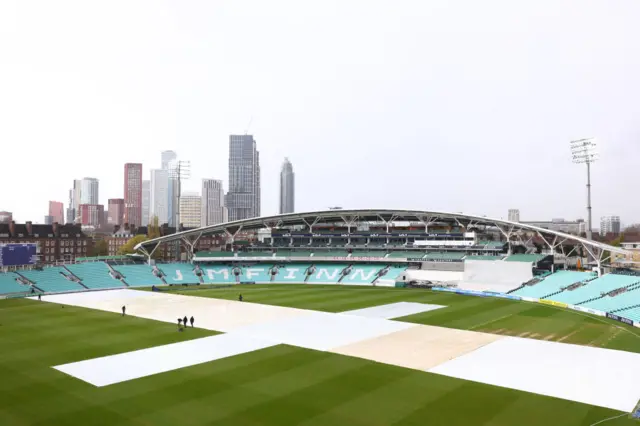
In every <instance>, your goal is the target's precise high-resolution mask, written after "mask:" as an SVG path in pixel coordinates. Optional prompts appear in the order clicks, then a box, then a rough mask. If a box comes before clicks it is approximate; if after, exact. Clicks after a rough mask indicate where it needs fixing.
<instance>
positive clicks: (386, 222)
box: [376, 214, 400, 234]
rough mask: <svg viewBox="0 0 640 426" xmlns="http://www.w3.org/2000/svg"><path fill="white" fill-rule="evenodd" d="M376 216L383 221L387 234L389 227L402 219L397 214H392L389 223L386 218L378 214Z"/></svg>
mask: <svg viewBox="0 0 640 426" xmlns="http://www.w3.org/2000/svg"><path fill="white" fill-rule="evenodd" d="M376 216H378V219H380V220H381V221H382V223H384V224H385V226H386V227H387V234H388V233H389V225H390V224H391V223H393V221H394V220H396V219H397V218H399V217H400V216H398V215H397V214H392V215H391V218H390V219H389V220H388V221H387V220H384V218H383V217H382V216H380V215H379V214H377V215H376Z"/></svg>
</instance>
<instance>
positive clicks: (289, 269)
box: [273, 263, 311, 284]
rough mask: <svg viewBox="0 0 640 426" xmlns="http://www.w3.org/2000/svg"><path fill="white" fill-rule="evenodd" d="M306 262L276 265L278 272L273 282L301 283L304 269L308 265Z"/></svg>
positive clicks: (305, 269) (304, 274)
mask: <svg viewBox="0 0 640 426" xmlns="http://www.w3.org/2000/svg"><path fill="white" fill-rule="evenodd" d="M310 266H311V265H310V264H307V263H294V264H290V265H287V266H281V267H278V273H277V274H276V276H275V277H274V278H273V282H274V283H283V284H285V283H298V284H299V283H303V282H304V279H305V277H306V271H307V269H308V268H309V267H310Z"/></svg>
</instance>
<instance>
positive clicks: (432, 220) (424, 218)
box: [416, 216, 438, 234]
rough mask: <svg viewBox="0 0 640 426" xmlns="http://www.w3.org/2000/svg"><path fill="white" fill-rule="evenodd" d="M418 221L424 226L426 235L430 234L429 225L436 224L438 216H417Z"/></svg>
mask: <svg viewBox="0 0 640 426" xmlns="http://www.w3.org/2000/svg"><path fill="white" fill-rule="evenodd" d="M416 219H418V221H419V222H420V223H422V224H423V225H424V233H425V234H428V233H429V225H431V224H432V223H435V222H436V220H437V219H438V218H437V217H436V216H416Z"/></svg>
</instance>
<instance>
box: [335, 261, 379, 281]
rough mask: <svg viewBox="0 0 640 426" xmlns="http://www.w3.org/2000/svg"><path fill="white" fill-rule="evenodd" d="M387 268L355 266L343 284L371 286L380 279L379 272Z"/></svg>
mask: <svg viewBox="0 0 640 426" xmlns="http://www.w3.org/2000/svg"><path fill="white" fill-rule="evenodd" d="M384 268H385V265H378V266H372V265H353V266H352V267H351V273H350V274H349V275H347V276H346V277H344V278H343V279H342V281H341V284H346V285H371V283H372V282H373V280H375V279H376V278H377V277H378V272H380V271H381V270H382V269H384Z"/></svg>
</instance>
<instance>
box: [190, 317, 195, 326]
mask: <svg viewBox="0 0 640 426" xmlns="http://www.w3.org/2000/svg"><path fill="white" fill-rule="evenodd" d="M190 321H191V328H193V321H194V319H193V316H191V320H190Z"/></svg>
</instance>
